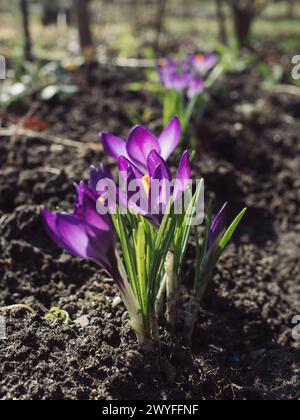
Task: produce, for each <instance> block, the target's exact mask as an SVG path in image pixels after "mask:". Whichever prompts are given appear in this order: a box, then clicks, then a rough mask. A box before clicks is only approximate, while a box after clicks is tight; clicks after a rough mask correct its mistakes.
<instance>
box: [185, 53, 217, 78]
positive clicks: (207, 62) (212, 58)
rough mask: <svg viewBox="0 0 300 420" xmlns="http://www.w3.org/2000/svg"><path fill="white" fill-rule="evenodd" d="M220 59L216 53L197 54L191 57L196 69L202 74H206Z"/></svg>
mask: <svg viewBox="0 0 300 420" xmlns="http://www.w3.org/2000/svg"><path fill="white" fill-rule="evenodd" d="M217 60H218V57H217V55H216V54H214V53H211V54H195V55H193V56H191V57H190V61H191V64H192V66H193V68H194V70H195V71H196V72H197V73H198V74H199V75H200V76H205V75H206V74H207V73H208V72H209V71H210V70H211V69H212V68H213V67H214V66H215V65H216V62H217Z"/></svg>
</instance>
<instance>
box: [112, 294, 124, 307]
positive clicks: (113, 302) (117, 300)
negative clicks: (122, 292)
mask: <svg viewBox="0 0 300 420" xmlns="http://www.w3.org/2000/svg"><path fill="white" fill-rule="evenodd" d="M120 303H122V299H121V298H120V296H116V297H115V298H114V299H113V301H112V307H113V308H116V307H117V306H119V305H120Z"/></svg>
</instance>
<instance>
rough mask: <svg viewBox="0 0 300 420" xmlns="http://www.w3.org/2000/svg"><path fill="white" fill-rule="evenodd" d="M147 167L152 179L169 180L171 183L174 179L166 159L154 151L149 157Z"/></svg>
mask: <svg viewBox="0 0 300 420" xmlns="http://www.w3.org/2000/svg"><path fill="white" fill-rule="evenodd" d="M147 167H148V171H149V175H150V177H151V178H153V179H158V180H161V179H167V180H168V181H170V182H171V180H172V177H171V174H170V171H169V168H168V166H167V164H166V162H165V161H164V159H163V158H162V157H161V156H160V155H159V154H158V153H157V152H156V151H155V150H152V152H151V153H150V154H149V155H148V159H147Z"/></svg>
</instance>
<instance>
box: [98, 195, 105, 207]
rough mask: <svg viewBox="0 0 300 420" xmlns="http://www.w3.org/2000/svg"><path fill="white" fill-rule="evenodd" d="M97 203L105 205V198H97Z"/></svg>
mask: <svg viewBox="0 0 300 420" xmlns="http://www.w3.org/2000/svg"><path fill="white" fill-rule="evenodd" d="M98 201H99V203H100V204H101V205H104V204H105V198H104V197H102V196H101V197H99V198H98Z"/></svg>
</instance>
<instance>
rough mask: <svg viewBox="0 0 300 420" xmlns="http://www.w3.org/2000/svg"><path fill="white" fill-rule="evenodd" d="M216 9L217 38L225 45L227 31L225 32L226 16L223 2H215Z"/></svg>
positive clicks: (219, 0) (218, 0)
mask: <svg viewBox="0 0 300 420" xmlns="http://www.w3.org/2000/svg"><path fill="white" fill-rule="evenodd" d="M215 1H216V8H217V19H218V23H219V38H220V41H221V42H222V44H224V45H226V44H227V41H228V36H227V30H226V16H225V13H224V2H223V0H215Z"/></svg>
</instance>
